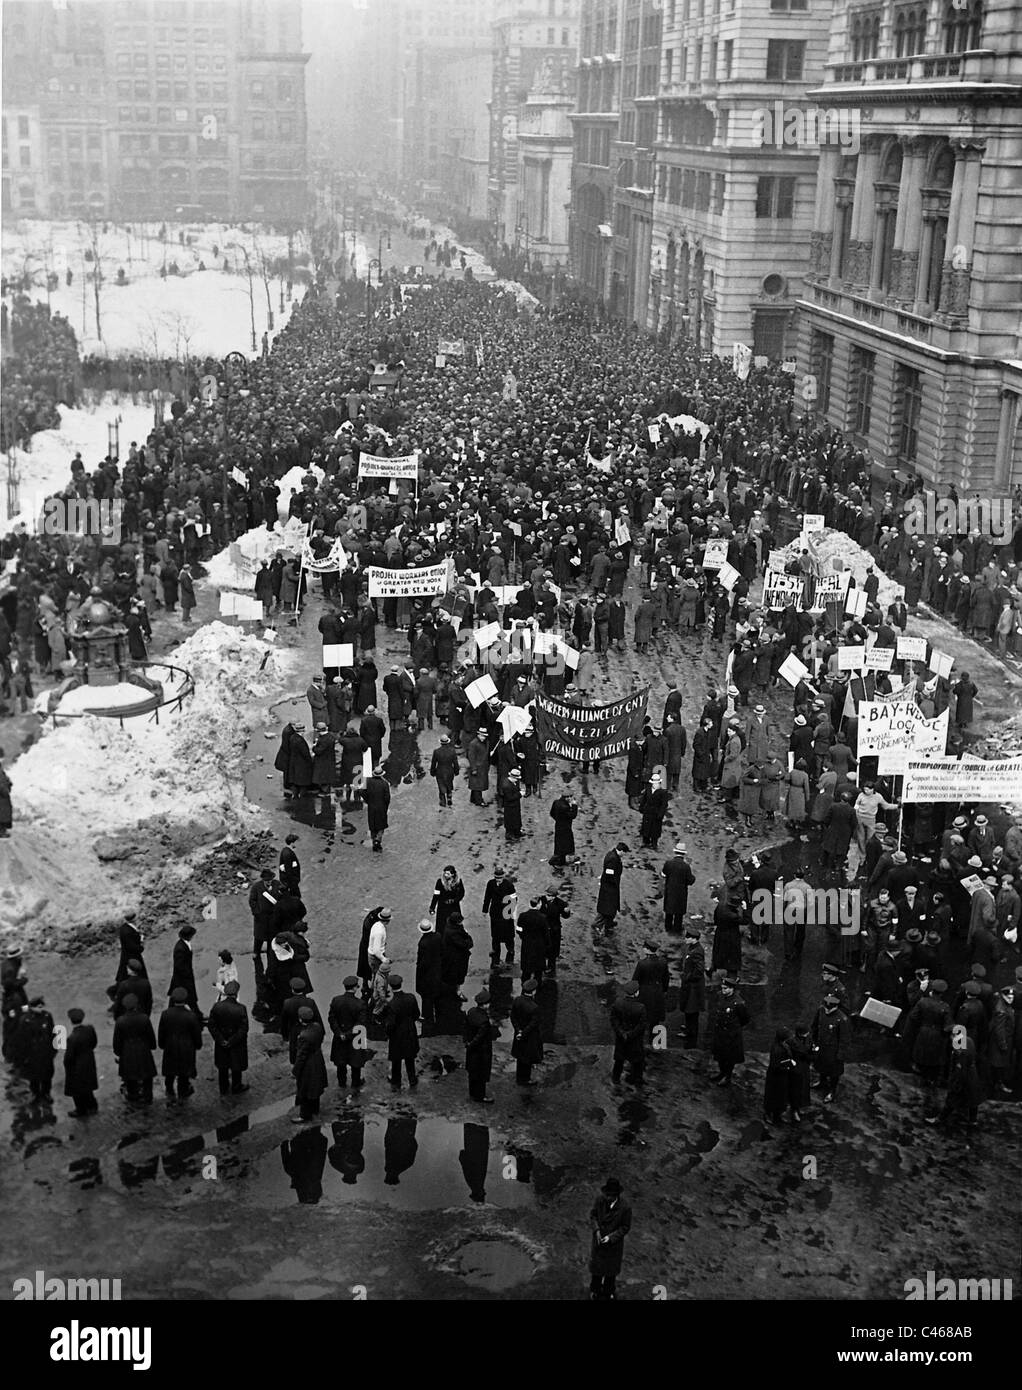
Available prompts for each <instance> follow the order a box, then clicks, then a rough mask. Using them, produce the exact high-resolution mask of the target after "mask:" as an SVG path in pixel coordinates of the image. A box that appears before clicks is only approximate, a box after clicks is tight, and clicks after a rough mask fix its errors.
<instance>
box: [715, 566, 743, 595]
mask: <svg viewBox="0 0 1022 1390" xmlns="http://www.w3.org/2000/svg"><path fill="white" fill-rule="evenodd" d="M741 577H742V576H741V575H740V574H739V573H738V571H737V570H736V569H735V567H734V565H729V564H728V562H727V561H726V560H725V561H724V563H723V564H722V565H721V567H720V569H719V570H718V571H717V579H718V580H719V582H720V583H721V584H722V585H723V586H724V588H725V589H726V590H727V591H728V593H730V592H731V590H732V589H733V588H734V587H735V585H736V584H737V583H738V581H739V579H741Z"/></svg>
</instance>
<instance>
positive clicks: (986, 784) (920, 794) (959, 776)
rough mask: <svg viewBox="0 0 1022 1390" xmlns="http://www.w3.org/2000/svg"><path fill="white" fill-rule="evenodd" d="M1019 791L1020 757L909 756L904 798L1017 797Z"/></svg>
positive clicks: (1021, 777) (1021, 780)
mask: <svg viewBox="0 0 1022 1390" xmlns="http://www.w3.org/2000/svg"><path fill="white" fill-rule="evenodd" d="M1020 794H1022V758H999V759H996V760H991V761H990V762H975V763H974V762H965V761H962V762H959V761H958V760H957V759H947V760H945V759H939V758H932V759H915V758H909V759H908V762H907V763H906V765H905V789H904V791H903V792H902V800H903V801H906V802H908V801H943V802H950V803H957V802H959V801H997V802H1001V801H1009V802H1010V801H1018V799H1019V796H1020Z"/></svg>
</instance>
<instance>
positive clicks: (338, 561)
mask: <svg viewBox="0 0 1022 1390" xmlns="http://www.w3.org/2000/svg"><path fill="white" fill-rule="evenodd" d="M347 568H348V552H347V551H346V550H345V548H344V545H343V543H342V541H341V538H340V536H338V537H337V539H336V540H335V541H334V543H333V545H332V546H331V547H330V550H329V551H328V553H327V554H326V555H316V553H315V552H314V551H313V549H312V542H311V541H310V540H306V541H305V543H304V544H303V546H302V569H306V570H308V571H309V572H310V574H340V573H341V572H342V571H343V570H346V569H347Z"/></svg>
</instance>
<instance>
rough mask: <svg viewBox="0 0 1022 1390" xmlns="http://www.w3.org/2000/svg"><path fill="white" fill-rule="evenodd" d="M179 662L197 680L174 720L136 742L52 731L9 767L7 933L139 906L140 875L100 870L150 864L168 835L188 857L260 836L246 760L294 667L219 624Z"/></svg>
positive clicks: (1, 864)
mask: <svg viewBox="0 0 1022 1390" xmlns="http://www.w3.org/2000/svg"><path fill="white" fill-rule="evenodd" d="M173 659H174V663H175V664H176V665H180V666H184V667H186V668H187V669H188V670H190V671H191V673H192V675H193V676H194V678H195V694H194V696H193V697H192V699H191V700H190V701H188V703H187V704H186V706H185V708H184V709H183V710H182V712H181V713H180V715H179V716H178V717H177V718H176V719H174V720H173V721H171V722H169V723H166V724H161V725H160V726H158V727H153V726H151V725H150V726H148V727H147V728H146V729H145V730H144V732H142V731H140V732H135V733H133V732H132V731H131V729H130V727H126V728H124V729H121V728H120V727H119V726H118V724H117V723H116V721H114V720H111V719H102V718H97V717H93V716H85V717H84V718H82V719H79V720H75V721H74V722H73V723H71V724H67V725H63V726H61V727H58V728H55V729H53V730H52V731H50V732H48V733H46V734H45V735H44V736H43V737H42V738H41V739H40V740H39V741H38V742H37V743H36V744H34V745H33V746H32V747H31V748H30V749H29V750H28V752H26V753H25V754H24V755H23V756H22V757H21V758H19V759H18V760H17V761H16V762H15V763H14V765H13V767H12V768H11V769H10V773H11V781H12V783H13V798H14V807H15V823H14V829H13V832H12V835H11V837H10V838H9V839H7V840H4V841H0V932H3V931H4V929H7V931H8V932H9V931H13V930H17V931H18V932H19V934H21V935H24V933H25V929H26V928H28V927H30V928H31V930H32V932H33V934H38V933H41V932H45V931H52V930H60V929H65V928H68V927H70V926H72V925H74V924H75V922H76V921H78V920H90V919H92V920H94V919H96V918H97V917H102V916H103V915H111V914H114V913H116V912H118V911H123V910H124V909H125V907H127V906H128V905H135V904H136V903H137V901H138V897H139V891H140V882H139V875H138V871H137V866H136V867H135V868H134V869H133V871H132V874H131V878H130V881H128V882H124V881H122V880H121V879H119V878H118V877H115V873H116V871H115V870H113V869H109V870H103V869H102V867H101V865H100V863H99V862H98V860H102V861H103V862H104V863H108V862H109V863H116V862H117V861H119V860H124V859H129V858H131V857H132V855H137V854H140V853H141V854H144V853H145V852H147V851H148V850H151V849H153V848H154V845H155V842H156V840H157V839H159V840H162V841H164V842H166V840H167V836H168V834H169V835H170V836H171V837H172V838H173V840H174V848H175V853H176V854H184V853H187V852H188V850H189V848H195V847H197V846H201V845H202V844H208V843H210V842H211V841H213V840H218V839H220V838H222V837H223V836H224V835H226V834H228V833H229V832H236V831H239V830H241V831H245V832H249V831H251V830H252V829H253V828H254V822H253V821H252V819H251V808H250V807H249V806H248V804H247V803H246V801H245V795H244V784H243V780H242V777H241V772H240V758H241V753H242V750H243V749H244V746H245V743H246V741H247V739H248V737H249V735H250V733H251V730H252V728H253V725H254V723H255V719H256V715H257V713H258V710H259V703H260V702H262V701H265V700H266V699H267V698H269V697H270V695H271V694H273V693H275V692H276V691H279V689H280V687H281V685H282V684H283V683H285V682H286V680H287V676H288V672H289V668H290V663H291V660H293V658H292V657H291V656H290V655H289V653H288V652H286V651H281V650H278V649H276V648H275V647H274V646H273V645H272V644H271V643H269V642H264V641H263V640H262V639H261V638H257V637H253V636H250V635H248V634H246V633H243V632H241V631H240V630H239V629H236V628H232V627H228V626H226V625H225V624H224V623H219V622H214V623H210V624H208V625H207V626H205V627H202V628H200V629H199V630H198V631H197V632H195V633H194V634H193V635H192V636H191V637H190V638H189V639H188V640H187V641H186V642H184V643H182V645H181V646H180V647H179V648H177V649H176V650H175V652H174V656H173ZM161 867H163V865H162V864H161ZM5 934H6V932H5Z"/></svg>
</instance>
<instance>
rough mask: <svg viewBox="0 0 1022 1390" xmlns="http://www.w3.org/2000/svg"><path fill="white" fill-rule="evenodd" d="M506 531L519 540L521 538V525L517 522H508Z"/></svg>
mask: <svg viewBox="0 0 1022 1390" xmlns="http://www.w3.org/2000/svg"><path fill="white" fill-rule="evenodd" d="M507 529H508V530H509V531H510V532H511V534H512V535H513V536H518V537H519V538H520V537H521V534H522V528H521V524H520V523H519V522H517V521H509V522H508V523H507Z"/></svg>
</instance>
